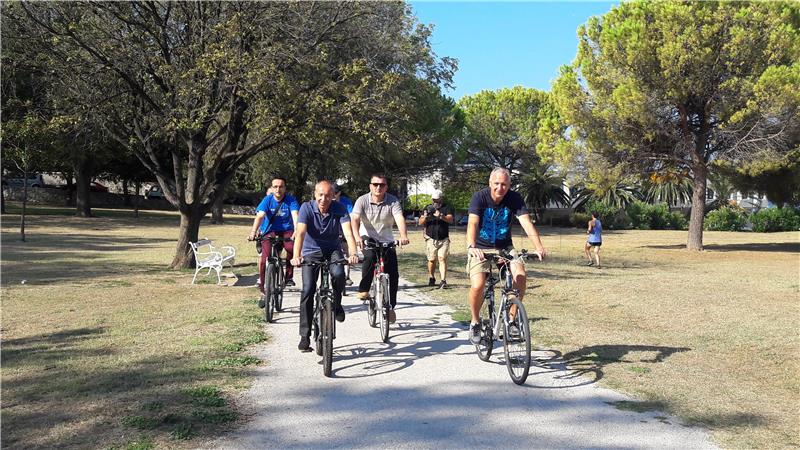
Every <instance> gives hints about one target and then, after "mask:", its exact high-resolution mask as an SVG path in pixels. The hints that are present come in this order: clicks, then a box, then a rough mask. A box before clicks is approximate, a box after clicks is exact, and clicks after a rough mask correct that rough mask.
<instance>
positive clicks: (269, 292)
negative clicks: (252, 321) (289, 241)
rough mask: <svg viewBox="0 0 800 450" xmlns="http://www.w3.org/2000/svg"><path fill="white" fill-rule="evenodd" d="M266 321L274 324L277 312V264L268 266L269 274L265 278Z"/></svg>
mask: <svg viewBox="0 0 800 450" xmlns="http://www.w3.org/2000/svg"><path fill="white" fill-rule="evenodd" d="M264 282H265V283H266V284H267V285H266V286H264V320H266V321H267V323H269V322H272V318H273V313H274V311H275V264H269V265H267V272H266V275H265V276H264Z"/></svg>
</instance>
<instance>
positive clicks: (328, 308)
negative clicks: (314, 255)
mask: <svg viewBox="0 0 800 450" xmlns="http://www.w3.org/2000/svg"><path fill="white" fill-rule="evenodd" d="M332 264H347V260H346V259H337V260H324V261H320V262H303V263H302V264H301V265H302V266H312V267H313V266H319V267H320V276H319V285H318V287H317V292H316V294H314V318H313V319H312V321H311V329H312V331H313V333H314V342H315V343H316V351H317V355H321V356H322V373H323V374H325V376H326V377H330V376H331V368H332V367H333V340H334V339H336V320H334V319H335V317H334V316H335V311H334V304H333V288H331V279H330V278H331V276H330V266H331V265H332Z"/></svg>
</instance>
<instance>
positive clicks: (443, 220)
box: [419, 191, 453, 289]
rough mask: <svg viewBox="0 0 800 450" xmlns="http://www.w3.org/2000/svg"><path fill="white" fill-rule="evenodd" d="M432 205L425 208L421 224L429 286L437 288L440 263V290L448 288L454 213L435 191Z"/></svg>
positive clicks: (439, 193)
mask: <svg viewBox="0 0 800 450" xmlns="http://www.w3.org/2000/svg"><path fill="white" fill-rule="evenodd" d="M431 201H432V202H433V203H432V204H430V205H428V206H426V207H425V209H424V210H423V212H422V216H421V217H420V218H419V224H420V225H424V226H425V254H426V256H427V257H428V275H429V276H430V278H428V286H436V277H435V276H434V269H435V268H436V262H437V261H438V262H439V275H441V277H442V282H441V283H440V284H439V289H445V288H446V287H447V257H448V255H450V224H451V223H453V211H452V210H451V209H450V207H449V206H447V205H445V204H444V203H442V193H441V192H439V191H434V192H433V195H431Z"/></svg>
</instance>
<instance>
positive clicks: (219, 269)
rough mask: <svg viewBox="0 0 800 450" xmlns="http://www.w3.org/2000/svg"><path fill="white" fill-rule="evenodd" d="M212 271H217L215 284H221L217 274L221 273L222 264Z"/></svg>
mask: <svg viewBox="0 0 800 450" xmlns="http://www.w3.org/2000/svg"><path fill="white" fill-rule="evenodd" d="M214 270H216V271H217V284H222V279H221V278H220V277H219V273H220V272H221V271H222V264H220V265H219V266H218V267H215V268H214Z"/></svg>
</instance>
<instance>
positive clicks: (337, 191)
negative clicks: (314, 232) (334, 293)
mask: <svg viewBox="0 0 800 450" xmlns="http://www.w3.org/2000/svg"><path fill="white" fill-rule="evenodd" d="M333 199H334V200H336V201H337V202H339V203H341V204H343V205H344V206H345V208H347V214H350V213H351V212H353V201H352V200H350V198H349V197H348V196H346V195H344V194H342V188H341V187H340V186H339V185H338V184H336V183H334V184H333ZM342 237H344V236H342ZM346 245H347V244H346V243H345V242H342V251H344V252H345V255H349V254H350V253H347V247H346ZM344 274H345V279H344V284H345V285H347V286H351V285H352V284H353V280H351V279H350V266H347V267H345V269H344ZM344 295H347V293H346V292H345V294H344Z"/></svg>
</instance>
